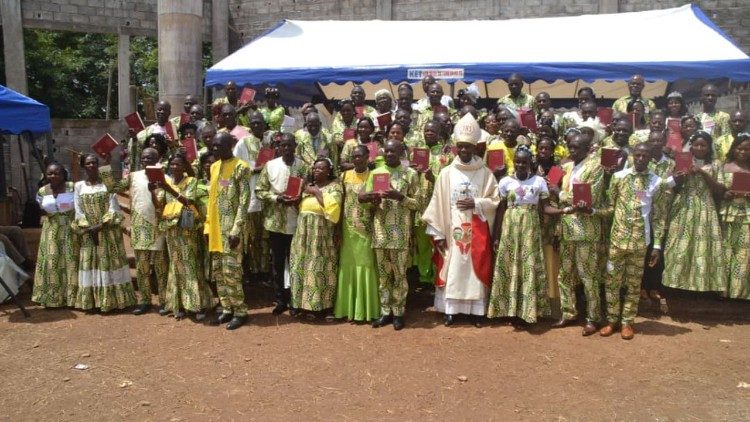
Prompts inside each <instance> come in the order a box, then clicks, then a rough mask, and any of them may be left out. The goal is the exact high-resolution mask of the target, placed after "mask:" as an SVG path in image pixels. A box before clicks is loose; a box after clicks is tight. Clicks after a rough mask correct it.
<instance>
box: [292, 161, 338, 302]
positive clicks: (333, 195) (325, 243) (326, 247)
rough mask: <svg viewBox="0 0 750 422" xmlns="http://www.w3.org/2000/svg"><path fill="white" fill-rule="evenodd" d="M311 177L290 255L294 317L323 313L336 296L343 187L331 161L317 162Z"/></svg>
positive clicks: (300, 207) (305, 191) (305, 190)
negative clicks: (338, 226) (303, 312)
mask: <svg viewBox="0 0 750 422" xmlns="http://www.w3.org/2000/svg"><path fill="white" fill-rule="evenodd" d="M311 173H312V178H311V179H312V182H311V183H310V184H309V185H307V186H306V187H305V189H304V193H303V195H302V200H301V201H300V204H299V220H298V221H297V230H296V232H295V233H294V238H293V239H292V247H291V252H290V255H289V267H290V271H289V282H290V284H291V293H292V304H291V311H290V314H291V315H293V316H294V315H298V314H299V312H300V310H305V311H312V312H320V311H324V310H326V309H330V308H333V299H334V297H335V295H336V275H337V267H338V266H337V263H338V259H337V258H338V256H337V255H338V248H337V247H336V239H335V237H336V236H335V235H336V230H337V228H336V224H337V223H338V221H339V217H340V216H341V197H342V192H341V185H340V184H339V183H336V182H335V180H336V177H335V176H334V174H333V163H331V160H330V159H328V158H318V159H317V160H315V162H314V163H313V167H312V171H311ZM311 315H312V314H311Z"/></svg>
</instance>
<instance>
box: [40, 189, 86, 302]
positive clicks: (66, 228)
mask: <svg viewBox="0 0 750 422" xmlns="http://www.w3.org/2000/svg"><path fill="white" fill-rule="evenodd" d="M73 189H74V187H73V182H65V191H64V192H62V193H60V194H58V195H57V197H55V195H53V193H52V187H51V186H50V185H45V186H43V187H42V188H41V189H39V192H37V195H36V201H37V203H38V204H39V206H40V207H41V208H42V209H43V210H44V211H45V212H46V213H47V214H46V215H45V216H44V217H42V235H41V237H40V238H39V253H38V257H37V261H36V272H35V273H34V290H33V293H32V295H31V300H32V301H34V302H36V303H39V304H41V305H42V306H44V307H48V308H53V307H60V306H68V305H72V304H73V303H74V302H75V294H76V287H77V286H78V259H77V258H78V236H77V235H76V234H75V233H74V232H73V229H72V228H71V225H70V223H72V222H73V219H74V217H75V206H74V204H73Z"/></svg>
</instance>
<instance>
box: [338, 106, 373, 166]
mask: <svg viewBox="0 0 750 422" xmlns="http://www.w3.org/2000/svg"><path fill="white" fill-rule="evenodd" d="M373 132H375V123H373V122H372V119H371V118H369V117H360V118H359V120H357V138H356V139H349V140H348V141H346V143H344V148H343V149H342V150H341V156H340V157H339V160H340V164H339V167H340V168H341V170H342V171H344V170H351V169H353V168H354V164H352V151H354V147H356V146H357V145H366V144H369V143H370V142H377V141H376V140H374V139H373V137H372V133H373Z"/></svg>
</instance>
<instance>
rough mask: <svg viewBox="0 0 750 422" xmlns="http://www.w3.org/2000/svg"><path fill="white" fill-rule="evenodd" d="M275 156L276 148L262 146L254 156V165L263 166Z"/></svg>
mask: <svg viewBox="0 0 750 422" xmlns="http://www.w3.org/2000/svg"><path fill="white" fill-rule="evenodd" d="M275 157H276V150H274V149H273V148H268V147H263V148H261V149H260V151H258V157H257V158H255V167H256V168H259V167H263V166H264V165H266V163H267V162H269V161H271V160H273V159H274V158H275Z"/></svg>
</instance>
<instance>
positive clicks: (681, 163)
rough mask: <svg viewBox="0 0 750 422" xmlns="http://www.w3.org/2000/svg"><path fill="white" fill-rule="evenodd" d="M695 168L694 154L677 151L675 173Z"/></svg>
mask: <svg viewBox="0 0 750 422" xmlns="http://www.w3.org/2000/svg"><path fill="white" fill-rule="evenodd" d="M692 167H693V154H691V153H690V151H675V153H674V171H676V172H677V171H689V170H690V168H692Z"/></svg>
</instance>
